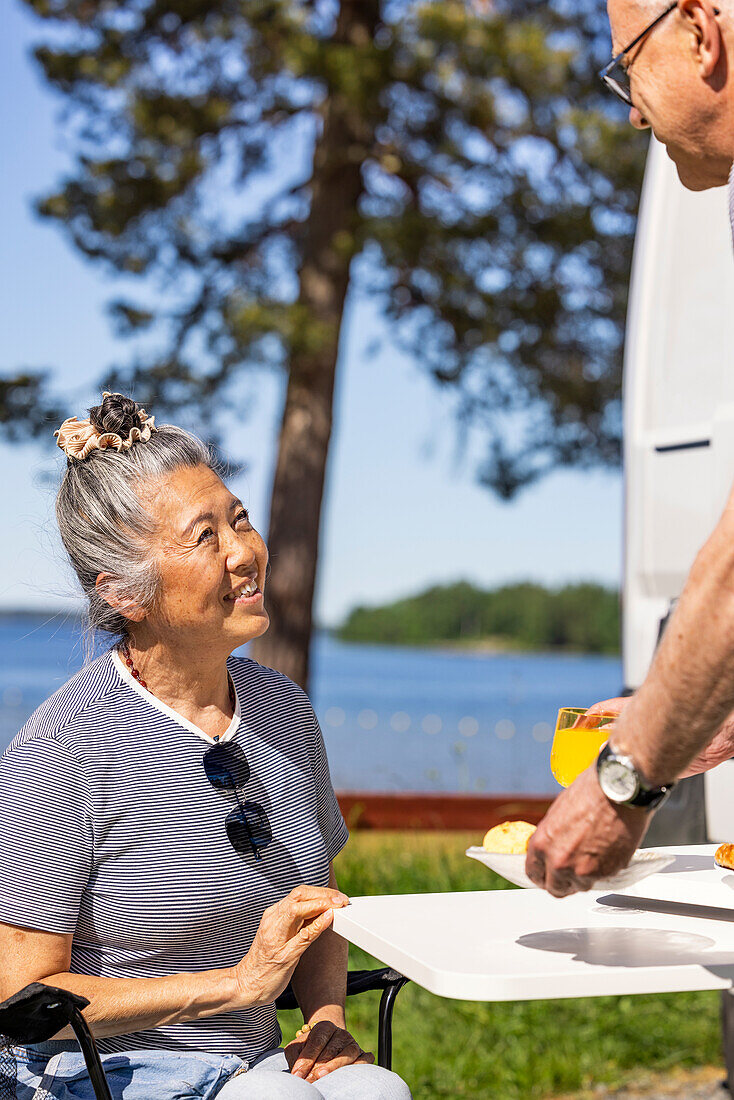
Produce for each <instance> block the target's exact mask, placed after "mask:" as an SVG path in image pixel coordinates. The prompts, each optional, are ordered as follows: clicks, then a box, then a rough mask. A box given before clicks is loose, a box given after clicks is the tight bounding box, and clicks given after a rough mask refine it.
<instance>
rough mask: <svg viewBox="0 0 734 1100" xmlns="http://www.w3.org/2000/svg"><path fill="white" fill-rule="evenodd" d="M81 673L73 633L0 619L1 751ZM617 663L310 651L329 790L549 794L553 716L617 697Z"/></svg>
mask: <svg viewBox="0 0 734 1100" xmlns="http://www.w3.org/2000/svg"><path fill="white" fill-rule="evenodd" d="M82 663H83V654H82V646H81V641H80V636H79V632H78V628H77V627H76V625H75V624H71V623H69V622H63V621H61V620H55V621H53V622H50V623H44V622H43V621H42V620H32V619H28V618H23V617H18V618H5V619H2V620H0V750H2V749H3V748H4V747H5V745H7V744H8V742H9V741H10V740H11V738H12V737H13V736H14V735H15V733H16V732H17V730H18V729H20V727H21V726H22V725H23V723H24V722H25V720H26V719H27V717H28V715H29V714H31V713H32V711H33V710H34V709H35V708H36V707H37V706H38V705H39V704H40V703H41V702H42V701H43V700H44V699H45V698H47V696H49V695H50V694H51V693H52V692H54V691H55V690H56V689H57V688H58V687H60V686H61V684H63V683H64V681H65V680H67V679H68V678H69V677H70V676H71V675H72V674H73V673H74V672H76V670H77V669H78V668H79V667H80V666H81V664H82ZM621 684H622V668H621V662H620V660H619V658H616V657H597V656H586V655H577V654H560V653H559V654H500V655H483V654H481V655H480V654H476V655H475V654H465V653H460V654H458V653H445V652H438V651H435V650H422V649H403V648H394V647H389V646H368V645H347V644H344V643H342V642H338V641H336V640H335V639H334V638H331V637H329V636H326V635H320V636H318V637H317V638H316V640H315V643H314V656H313V675H312V689H311V697H312V700H313V704H314V707H315V710H316V713H317V715H318V717H319V720H320V722H321V726H322V729H323V731H324V737H325V740H326V745H327V749H328V753H329V761H330V764H331V773H332V779H333V782H334V786H335V787H336V788H337V790H365V791H366V790H374V791H453V792H464V793H469V792H487V793H518V794H519V793H524V794H547V793H556V792H557V790H558V788H557V786H556V784H555V783H554V781H553V778H552V777H551V774H550V770H549V765H548V757H549V753H550V741H551V737H552V728H551V727H552V724H553V722H554V720H555V716H556V712H557V710H558V708H559V707H560V706H587V705H590V704H591V703H595V702H597V701H598V700H600V699H605V698H608V697H610V696H613V695H617V694H618V692H619V690H620V687H621Z"/></svg>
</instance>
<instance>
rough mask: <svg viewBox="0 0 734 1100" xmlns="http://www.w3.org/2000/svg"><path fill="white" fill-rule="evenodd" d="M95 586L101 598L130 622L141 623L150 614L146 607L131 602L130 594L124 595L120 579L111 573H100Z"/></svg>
mask: <svg viewBox="0 0 734 1100" xmlns="http://www.w3.org/2000/svg"><path fill="white" fill-rule="evenodd" d="M94 587H95V588H96V589H97V595H98V596H99V598H100V599H101V600H104V602H105V603H108V604H109V605H110V607H113V608H114V609H115V611H119V612H120V614H121V615H124V616H125V618H126V619H129V620H130V622H133V623H140V622H142V621H143V619H144V618H145V617H146V615H147V614H148V612H147V611H146V610H145V609H144V608H142V607H138V606H137V604H134V603H131V601H130V598H129V596H123V594H122V593H121V592H120V585H119V581H118V580H117V578H115V577H113V576H112V574H111V573H100V574H99V575H98V576H97V579H96V581H95V582H94Z"/></svg>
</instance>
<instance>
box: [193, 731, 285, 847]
mask: <svg viewBox="0 0 734 1100" xmlns="http://www.w3.org/2000/svg"><path fill="white" fill-rule="evenodd" d="M203 764H204V771H205V772H206V777H207V779H208V780H209V782H210V783H211V785H212V786H213V787H216V788H217V790H220V791H229V792H230V793H232V794H234V796H235V798H236V799H237V809H236V810H232V811H231V813H228V814H227V816H226V818H225V819H224V827H225V829H226V830H227V836H228V838H229V842H230V844H231V845H232V847H233V848H234V850H235V851H236V852H240V853H247V851H248V850H249V851H250V852H252V854H253V856H254V857H255V859H261V858H262V855H261V852H262V849H263V848H267V846H268V844H269V843H270V841H271V840H272V839H273V832H272V829H271V828H270V822H269V821H268V815H267V814H266V813H265V810H264V809H263V808H262V806H261V805H260V804H259V803H258V802H250V801H246V802H241V801H240V794H239V792H240V789H241V788H242V787H244V786H245V784H246V783H247V780H248V779H249V778H250V765H249V764H248V763H247V757H246V756H245V754H244V752H243V751H242V749H241V748H240V746H239V745H214V746H213V748H211V749H208V750H207V751H206V752H205V753H204V759H203Z"/></svg>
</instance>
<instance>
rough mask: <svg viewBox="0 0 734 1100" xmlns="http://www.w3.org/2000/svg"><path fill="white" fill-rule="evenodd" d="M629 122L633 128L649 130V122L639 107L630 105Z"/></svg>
mask: <svg viewBox="0 0 734 1100" xmlns="http://www.w3.org/2000/svg"><path fill="white" fill-rule="evenodd" d="M630 122H631V123H632V125H633V126H634V128H635V130H649V129H650V123H649V122H648V121H647V119H646V118H645V116H644V115H643V113H642V111H641V110H640V109H639V107H630Z"/></svg>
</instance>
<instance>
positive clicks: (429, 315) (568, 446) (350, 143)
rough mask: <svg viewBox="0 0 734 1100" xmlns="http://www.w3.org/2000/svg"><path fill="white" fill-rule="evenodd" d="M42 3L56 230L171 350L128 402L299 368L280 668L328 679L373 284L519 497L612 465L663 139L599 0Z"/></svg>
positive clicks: (288, 472) (285, 457) (213, 396)
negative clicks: (344, 430)
mask: <svg viewBox="0 0 734 1100" xmlns="http://www.w3.org/2000/svg"><path fill="white" fill-rule="evenodd" d="M26 2H27V3H28V4H29V5H30V6H31V7H32V8H33V9H34V10H35V12H36V13H37V14H38V15H39V16H40V17H41V18H43V19H45V20H47V21H48V22H49V23H50V24H54V25H58V27H60V32H58V33H55V34H54V36H53V38H51V37H49V41H48V42H47V43H46V44H44V45H42V46H41V47H39V48H38V49H37V51H36V54H37V57H38V60H39V61H40V63H41V65H42V67H43V70H44V72H45V74H46V77H47V78H48V80H49V81H50V82H51V83H52V84H53V85H55V86H56V88H58V89H59V90H60V91H61V92H62V93H63V94H64V97H65V98H66V100H67V101H68V105H69V106H70V107H71V108H72V110H71V111H70V112H69V115H68V119H67V123H66V125H67V127H68V132H69V135H70V143H71V147H72V148H73V149H74V150H75V154H76V162H75V166H74V170H73V171H72V172H71V174H70V175H69V177H68V178H67V179H66V180H65V181H63V183H62V185H61V186H60V188H59V189H58V190H57V191H56V192H55V193H53V194H51V195H49V196H48V197H47V198H45V199H44V200H43V201H42V202H41V204H40V212H41V214H42V215H45V216H46V217H48V218H53V219H56V220H57V221H59V222H60V223H61V224H62V225H63V226H64V227H65V229H66V231H67V232H68V233H69V234H70V236H71V238H72V240H73V241H74V243H75V244H76V245H77V247H78V248H79V249H81V250H82V252H83V253H84V254H85V255H86V256H88V257H89V258H90V259H91V260H94V261H97V262H99V263H101V264H103V265H105V264H106V265H108V266H111V267H112V269H113V270H114V271H116V272H119V273H123V274H128V275H131V276H138V277H139V278H140V281H141V293H140V295H139V296H138V298H137V300H128V299H125V300H119V301H117V302H115V303H114V305H113V312H114V316H115V318H116V321H117V324H118V326H119V328H120V330H121V331H123V332H127V333H140V332H143V331H146V330H147V331H149V332H150V333H151V334H152V335H153V336H154V337H155V339H156V343H157V346H159V347H162V348H163V351H162V354H161V355H160V356H159V357H158V358H157V359H156V360H155V361H149V362H145V363H142V364H141V363H138V364H133V365H131V366H130V367H129V368H126V369H124V370H117V371H114V372H112V373H111V374H108V375H107V376H106V378H105V379H104V383H105V385H106V386H107V388H110V387H113V388H115V389H121V390H122V389H124V390H131V391H132V392H133V393H134V394H135V396H136V398H137V399H138V400H140V401H142V402H143V403H144V404H145V405H146V407H154V408H155V409H156V411H158V412H159V413H161V412H163V410H165V411H167V412H172V413H173V412H175V411H180V410H181V409H196V410H197V414H198V415H200V416H202V417H205V416H206V415H207V414H211V413H212V411H213V410H215V409H216V407H217V404H218V403H221V402H222V401H223V400H224V395H231V394H236V393H237V390H238V387H239V386H241V385H242V383H243V376H244V372H246V371H247V370H248V369H250V368H252V366H253V365H257V366H262V365H263V364H265V365H268V366H272V367H274V368H275V369H280V370H283V371H285V372H286V375H287V385H286V394H285V403H284V409H283V419H282V425H281V430H280V439H279V445H278V457H277V463H276V470H275V477H274V484H273V492H272V506H271V518H270V528H269V534H268V541H269V545H270V550H271V554H272V558H273V561H274V562H275V563H276V565H275V568H274V569H273V572H272V576H271V579H270V582H269V588H268V604H269V608H270V610H271V615H272V626H271V629H270V631H269V632H268V634H267V635H265V637H264V638H263V639H262V640H261V641H260V643H259V645H258V651H257V656H258V658H259V659H261V660H263V661H264V662H265V663H268V664H271V665H274V666H276V667H278V668H280V669H282V670H283V671H285V672H287V673H288V674H289V675H290V676H292V677H293V678H294V679H295V680H296V681H298V682H299V683H301V684H304V685H305V684H306V683H307V679H308V652H309V642H310V636H311V629H312V602H313V592H314V583H315V578H316V566H317V560H318V544H319V524H320V517H321V503H322V495H323V484H324V471H325V467H326V461H327V455H328V448H329V439H330V433H331V427H332V403H333V392H334V381H335V372H336V364H337V352H338V345H339V337H340V332H341V324H342V319H343V315H344V305H345V299H346V295H347V291H348V290H349V288H350V287H351V286H353V285H354V284H355V283H356V284H358V285H360V286H361V287H363V288H364V287H367V288H369V289H370V290H371V291H372V293H374V294H375V295H377V296H378V297H379V299H380V301H381V304H382V307H383V309H384V313H385V316H386V318H387V319H388V321H389V323H390V325H391V332H392V335H393V338H394V339H395V341H396V342H399V343H400V344H401V345H402V346H405V347H407V348H408V349H410V350H411V351H413V352H414V353H415V355H416V358H417V360H418V361H419V363H420V365H421V367H422V368H423V369H424V370H425V371H427V372H429V373H430V375H431V376H432V377H433V379H435V381H436V383H437V384H438V385H439V386H441V387H444V388H445V389H446V392H447V397H448V396H449V395H451V396H452V397H453V398H454V399H456V398H458V402H456V400H454V401H452V407H453V406H454V405H456V406H457V407H458V409H459V417H460V421H461V422H462V423H472V424H474V425H476V426H478V427H479V428H480V429H481V431H483V432H484V433H485V438H486V440H487V449H486V458H485V460H484V461H483V462H482V463H481V467H480V469H479V471H478V474H479V477H480V478H481V480H482V481H483V482H484V483H485V484H486V485H487V486H488V487H490V488H491V489H493V490H495V491H496V492H498V493H499V494H500V495H501V496H503V497H505V498H509V497H511V496H512V495H513V494H514V493H515V492H516V491H517V490H518V489H519V488H520V487H521V486H523V485H526V484H528V483H530V482H531V481H533V480H534V479H537V478H538V477H540V476H542V475H543V474H544V473H545V472H546V471H548V470H551V469H553V468H555V467H557V466H558V465H576V466H588V465H592V464H595V463H604V464H610V463H616V462H618V460H619V455H620V433H621V417H620V380H621V346H622V335H623V321H624V311H625V304H626V290H627V280H628V275H629V267H630V253H631V243H632V239H633V234H634V225H635V214H636V204H637V197H638V190H639V181H640V175H641V166H642V160H643V157H644V147H643V145H642V144H641V142H640V140H639V139H638V138H637V137H636V136H635V135H634V133H633V132H632V131H631V130H630V129H629V127H628V126H627V124H626V121H625V119H624V115H623V113H622V112H621V111H619V110H618V109H617V107H616V106H615V104H614V103H613V102H612V101H611V100H610V99H608V97H606V93H605V92H604V90H603V88H602V87H601V85H600V83H599V82H598V79H597V77H596V69H597V68H598V67H599V65H600V64H601V63H602V62H603V61H604V60H605V59H606V57H607V55H608V52H609V37H608V28H607V25H606V18H605V14H604V10H603V5H602V3H601V0H585V2H580V3H575V4H571V3H569V2H566V0H549V2H547V3H540V2H538V0H536V2H533V3H530V2H526V0H513V2H512V3H510V2H509V0H493V2H491V3H480V2H479V0H430V2H418V0H206V2H204V0H112V2H109V0H105V2H104V3H103V2H102V0H26ZM55 29H56V28H55ZM301 164H302V165H303V170H302V172H301V174H300V176H298V178H295V182H293V179H294V172H296V170H297V169H298V167H299V166H300V165H301ZM280 177H285V178H286V179H287V180H288V182H286V183H284V184H283V185H282V186H278V185H277V181H278V179H279V178H280ZM262 180H266V181H268V187H269V188H270V194H269V196H268V198H267V201H265V202H262V203H260V204H259V206H258V204H257V203H256V201H255V199H254V198H253V197H252V196H253V194H254V190H253V188H254V185H256V184H257V183H258V182H259V181H262ZM273 181H275V183H273ZM271 184H272V187H271ZM243 195H244V196H245V197H246V198H247V197H248V196H249V198H247V201H243V200H242V198H241V196H243ZM1 396H2V395H0V399H1Z"/></svg>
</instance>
